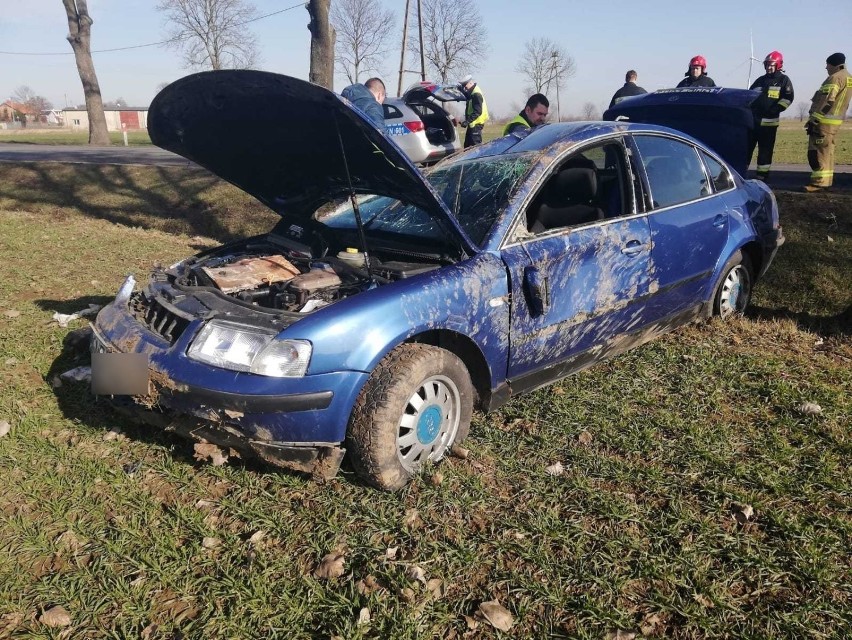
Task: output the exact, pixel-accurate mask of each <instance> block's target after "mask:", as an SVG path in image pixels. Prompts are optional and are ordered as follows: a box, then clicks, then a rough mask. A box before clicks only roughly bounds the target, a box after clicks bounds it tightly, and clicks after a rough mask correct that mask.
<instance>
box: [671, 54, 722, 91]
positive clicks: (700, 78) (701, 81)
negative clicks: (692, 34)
mask: <svg viewBox="0 0 852 640" xmlns="http://www.w3.org/2000/svg"><path fill="white" fill-rule="evenodd" d="M683 75H685V76H686V77H685V78H684V79H683V80H681V81H680V82H678V83H677V86H678V87H715V86H716V83H715V82H713V79H712V78H711V77H710V76H708V75H707V60H705V59H704V56H693V58H692V60H690V61H689V68H688V69H687V70H686V73H684V74H683Z"/></svg>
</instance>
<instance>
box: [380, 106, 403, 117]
mask: <svg viewBox="0 0 852 640" xmlns="http://www.w3.org/2000/svg"><path fill="white" fill-rule="evenodd" d="M382 111H384V112H385V120H390V119H393V118H401V117H402V111H400V110H399V109H397V108H396V107H395V106H393V105H392V104H383V105H382Z"/></svg>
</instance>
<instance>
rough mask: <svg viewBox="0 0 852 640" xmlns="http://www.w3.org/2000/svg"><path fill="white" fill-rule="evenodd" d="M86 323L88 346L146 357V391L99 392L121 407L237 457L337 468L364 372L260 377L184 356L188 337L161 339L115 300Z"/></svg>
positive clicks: (320, 472)
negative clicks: (89, 330) (124, 393)
mask: <svg viewBox="0 0 852 640" xmlns="http://www.w3.org/2000/svg"><path fill="white" fill-rule="evenodd" d="M92 329H93V335H92V345H91V348H92V350H93V351H107V352H126V351H129V350H130V349H129V348H128V347H130V348H132V349H133V351H135V352H137V353H145V354H146V355H147V356H148V367H149V380H148V394H146V395H144V396H106V397H107V398H108V399H109V401H110V402H111V403H112V404H113V405H114V406H116V408H118V409H119V410H120V411H122V412H123V413H125V414H129V415H131V417H133V418H134V419H135V420H137V421H139V422H142V423H145V424H148V425H153V426H156V427H159V428H161V429H164V430H166V431H172V432H175V433H178V434H180V435H183V436H185V437H188V438H190V439H193V440H196V441H200V442H206V443H212V444H215V445H218V446H220V447H223V448H226V449H227V448H230V449H234V450H236V451H238V452H239V453H240V455H241V457H244V458H258V459H261V460H263V461H265V462H268V463H270V464H273V465H275V466H279V467H283V468H287V469H294V470H297V471H302V472H308V473H312V474H314V475H317V476H320V477H330V476H333V475H334V474H335V473H336V472H337V469H338V467H339V465H340V461H341V460H342V457H343V454H344V449H343V448H342V446H341V445H342V442H343V440H344V439H345V436H346V427H347V425H348V420H349V415H350V413H351V409H352V406H353V405H354V403H355V400H356V399H357V397H358V394H359V393H360V390H361V387H362V386H363V384H364V383H365V382H366V380H367V378H368V374H367V373H365V372H361V371H336V372H330V373H324V374H317V375H306V376H304V377H301V378H268V377H264V376H257V375H254V374H248V373H238V372H234V371H226V370H223V369H218V368H216V367H211V366H209V365H206V364H204V363H200V362H195V361H192V360H190V359H189V358H187V357H186V355H185V352H186V348H187V346H188V342H189V340H190V337H188V336H187V337H185V338H180V339H178V341H177V342H176V343H175V344H174V345H168V344H167V343H166V342H165V341H164V340H162V338H160V337H159V336H157V335H155V334H153V333H150V332H148V331H147V330H146V329H145V327H143V326H141V325H140V324H139V323H138V322H136V321H135V319H134V318H133V317H132V316H130V314H129V313H127V311H126V308H124V307H123V306H122V305H120V304H115V303H114V304H112V305H109V306H107V307H105V308H104V309H103V310H102V311H101V314H99V316H98V318H97V320H96V322H95V323H94V325H93V327H92ZM187 333H190V332H187Z"/></svg>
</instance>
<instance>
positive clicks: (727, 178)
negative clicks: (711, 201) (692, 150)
mask: <svg viewBox="0 0 852 640" xmlns="http://www.w3.org/2000/svg"><path fill="white" fill-rule="evenodd" d="M701 157H702V158H703V159H704V165H705V166H706V167H707V173H709V174H710V180H711V181H712V182H713V188H714V189H715V190H716V191H727V190H728V189H733V188H734V178H733V177H732V176H731V172H730V171H728V168H727V167H726V166H725V165H723V164H722V163H721V162H719V161H718V160H716V158H714V157H713V156H710V155H708V154H706V153H704V152H703V151H702V152H701Z"/></svg>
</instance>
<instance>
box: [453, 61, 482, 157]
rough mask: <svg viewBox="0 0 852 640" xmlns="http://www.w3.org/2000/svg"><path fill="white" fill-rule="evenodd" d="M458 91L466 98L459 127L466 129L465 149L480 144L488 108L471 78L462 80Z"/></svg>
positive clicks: (467, 77) (469, 76)
mask: <svg viewBox="0 0 852 640" xmlns="http://www.w3.org/2000/svg"><path fill="white" fill-rule="evenodd" d="M459 89H461V91H462V93H463V94H464V97H465V98H467V102H466V103H465V107H464V120H462V121H461V126H462V127H467V133H466V134H465V136H464V148H465V149H467V148H468V147H472V146H474V145H477V144H482V127H483V126H484V125H485V123H486V122H488V107H487V106H486V104H485V96H484V95H482V89H480V88H479V87H478V86H477V85H476V83H475V82H474V81H473V76H471V75H467V76H465V77H464V78H462V79H461V82H459Z"/></svg>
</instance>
